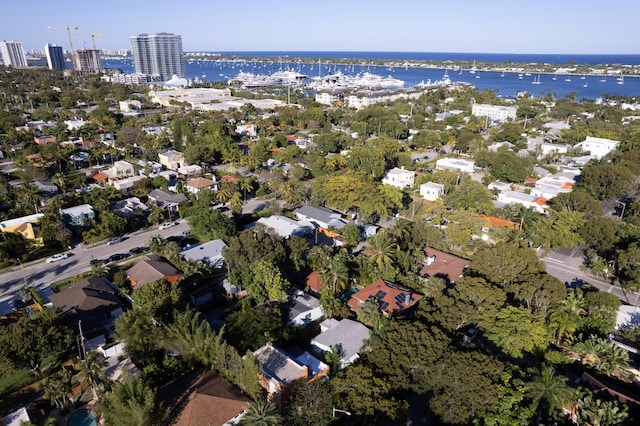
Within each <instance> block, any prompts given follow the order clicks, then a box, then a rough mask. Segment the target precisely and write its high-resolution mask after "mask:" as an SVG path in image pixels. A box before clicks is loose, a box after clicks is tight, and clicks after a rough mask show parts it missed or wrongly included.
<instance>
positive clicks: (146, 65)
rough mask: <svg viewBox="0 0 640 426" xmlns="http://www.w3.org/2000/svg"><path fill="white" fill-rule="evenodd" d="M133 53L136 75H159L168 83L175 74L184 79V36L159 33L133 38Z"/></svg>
mask: <svg viewBox="0 0 640 426" xmlns="http://www.w3.org/2000/svg"><path fill="white" fill-rule="evenodd" d="M131 53H132V55H133V65H134V67H135V70H136V73H140V74H147V75H152V76H153V75H159V76H160V80H161V81H167V80H169V79H171V77H172V76H173V75H174V74H175V75H177V76H178V77H184V75H185V72H184V61H183V58H182V36H179V35H175V34H169V33H158V34H139V35H135V36H131Z"/></svg>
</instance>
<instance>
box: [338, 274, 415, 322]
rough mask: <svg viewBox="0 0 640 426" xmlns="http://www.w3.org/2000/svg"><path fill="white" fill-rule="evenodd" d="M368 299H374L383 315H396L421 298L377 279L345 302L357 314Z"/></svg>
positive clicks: (406, 289)
mask: <svg viewBox="0 0 640 426" xmlns="http://www.w3.org/2000/svg"><path fill="white" fill-rule="evenodd" d="M369 299H376V300H377V301H378V303H379V304H380V310H381V311H382V312H383V313H384V314H385V315H396V314H399V313H401V312H404V311H406V310H407V309H409V308H410V307H412V306H414V305H415V304H416V303H418V301H419V300H420V299H422V296H421V295H420V294H418V293H415V292H414V291H412V290H410V289H408V288H404V287H401V286H398V285H396V284H392V283H389V282H387V281H385V280H383V279H382V278H378V279H377V280H375V281H374V282H372V283H371V284H369V285H368V286H366V287H364V288H362V289H360V290H359V291H357V292H356V293H354V294H353V295H352V296H351V298H350V299H349V300H348V301H347V306H349V309H351V310H352V311H353V312H356V313H357V312H358V310H359V309H360V307H361V306H362V305H363V304H364V303H365V302H366V301H367V300H369Z"/></svg>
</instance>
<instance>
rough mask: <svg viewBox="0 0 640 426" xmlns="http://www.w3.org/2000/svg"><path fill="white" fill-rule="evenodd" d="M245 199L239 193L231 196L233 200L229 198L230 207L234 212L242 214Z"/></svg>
mask: <svg viewBox="0 0 640 426" xmlns="http://www.w3.org/2000/svg"><path fill="white" fill-rule="evenodd" d="M243 202H244V201H243V199H242V196H241V195H240V193H239V192H234V193H233V194H232V195H231V198H229V207H231V210H232V211H233V212H240V213H242V204H243Z"/></svg>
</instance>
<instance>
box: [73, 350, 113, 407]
mask: <svg viewBox="0 0 640 426" xmlns="http://www.w3.org/2000/svg"><path fill="white" fill-rule="evenodd" d="M79 361H80V362H79V364H78V365H79V371H78V373H76V375H75V376H73V380H74V381H75V382H76V383H78V384H80V387H81V388H83V387H84V386H85V385H89V386H90V387H91V391H92V392H93V397H94V398H97V397H98V393H97V391H98V390H100V391H102V390H104V388H105V386H106V385H107V382H108V379H107V376H106V375H105V374H104V371H103V369H104V367H106V365H107V362H106V361H105V360H104V359H102V356H101V355H100V354H98V353H97V352H89V353H88V354H87V355H86V356H85V358H84V359H83V360H79Z"/></svg>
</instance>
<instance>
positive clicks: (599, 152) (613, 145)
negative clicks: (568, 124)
mask: <svg viewBox="0 0 640 426" xmlns="http://www.w3.org/2000/svg"><path fill="white" fill-rule="evenodd" d="M618 144H620V142H619V141H614V140H612V139H606V138H595V137H593V136H587V138H586V139H585V140H584V141H582V142H580V143H578V144H576V145H575V146H574V148H580V149H582V150H583V151H584V152H588V153H589V155H592V156H594V157H595V158H597V159H598V160H599V159H601V158H602V157H604V156H605V155H607V154H608V153H610V152H611V151H613V150H614V149H617V148H618Z"/></svg>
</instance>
